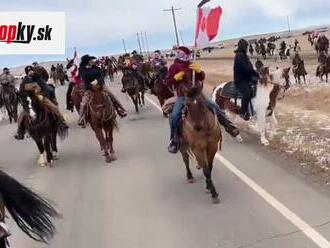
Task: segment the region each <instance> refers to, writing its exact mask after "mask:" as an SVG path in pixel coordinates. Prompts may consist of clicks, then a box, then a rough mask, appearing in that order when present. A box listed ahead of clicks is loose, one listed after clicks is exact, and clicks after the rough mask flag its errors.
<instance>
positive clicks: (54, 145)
mask: <svg viewBox="0 0 330 248" xmlns="http://www.w3.org/2000/svg"><path fill="white" fill-rule="evenodd" d="M51 148H52V152H53V159H54V160H58V150H57V131H56V129H55V130H53V132H52V134H51Z"/></svg>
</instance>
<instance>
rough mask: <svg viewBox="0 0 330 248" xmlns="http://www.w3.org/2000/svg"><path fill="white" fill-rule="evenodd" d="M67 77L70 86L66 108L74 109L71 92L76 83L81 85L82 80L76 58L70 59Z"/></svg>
mask: <svg viewBox="0 0 330 248" xmlns="http://www.w3.org/2000/svg"><path fill="white" fill-rule="evenodd" d="M66 69H67V73H66V74H67V77H68V79H69V87H68V90H67V92H66V109H67V110H72V109H73V103H72V99H71V94H72V90H73V87H74V86H75V85H78V86H80V85H81V83H82V81H81V79H80V77H79V68H78V66H77V65H76V64H75V62H74V60H73V59H71V60H69V62H68V64H67V66H66Z"/></svg>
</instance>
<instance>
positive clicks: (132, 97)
mask: <svg viewBox="0 0 330 248" xmlns="http://www.w3.org/2000/svg"><path fill="white" fill-rule="evenodd" d="M131 99H132V101H133V103H134V106H135V111H136V113H139V107H138V100H137V99H135V97H134V96H131Z"/></svg>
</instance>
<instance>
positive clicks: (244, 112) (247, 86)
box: [234, 39, 259, 121]
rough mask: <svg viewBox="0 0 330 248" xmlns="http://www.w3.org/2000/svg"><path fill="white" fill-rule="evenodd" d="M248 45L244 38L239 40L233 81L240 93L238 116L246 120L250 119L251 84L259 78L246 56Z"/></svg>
mask: <svg viewBox="0 0 330 248" xmlns="http://www.w3.org/2000/svg"><path fill="white" fill-rule="evenodd" d="M248 46H249V43H248V42H247V41H246V40H244V39H241V40H239V42H238V48H237V50H236V51H235V53H236V55H235V60H234V83H235V86H236V88H237V90H238V91H239V92H240V93H241V95H242V106H241V113H240V116H241V117H242V118H243V119H244V120H246V121H248V120H249V119H250V113H249V110H248V107H249V103H250V102H251V99H252V97H253V85H254V84H256V83H257V82H258V79H259V74H258V72H256V71H255V70H254V69H253V66H252V64H251V62H250V59H249V57H248V56H247V49H248Z"/></svg>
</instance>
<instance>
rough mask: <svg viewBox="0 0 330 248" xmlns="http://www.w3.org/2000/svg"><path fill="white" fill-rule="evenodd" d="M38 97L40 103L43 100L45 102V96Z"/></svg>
mask: <svg viewBox="0 0 330 248" xmlns="http://www.w3.org/2000/svg"><path fill="white" fill-rule="evenodd" d="M36 97H37V99H38V101H40V102H41V101H42V100H44V96H43V95H36Z"/></svg>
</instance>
